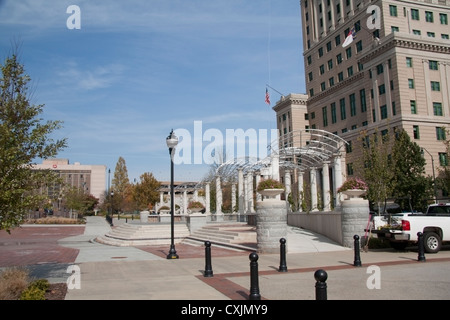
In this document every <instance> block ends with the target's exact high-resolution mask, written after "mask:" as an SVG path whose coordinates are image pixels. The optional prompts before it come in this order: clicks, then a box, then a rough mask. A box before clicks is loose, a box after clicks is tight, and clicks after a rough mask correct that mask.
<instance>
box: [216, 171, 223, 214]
mask: <svg viewBox="0 0 450 320" xmlns="http://www.w3.org/2000/svg"><path fill="white" fill-rule="evenodd" d="M216 214H222V185H221V183H220V176H217V177H216Z"/></svg>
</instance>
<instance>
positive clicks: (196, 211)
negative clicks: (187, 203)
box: [189, 208, 204, 213]
mask: <svg viewBox="0 0 450 320" xmlns="http://www.w3.org/2000/svg"><path fill="white" fill-rule="evenodd" d="M203 209H204V208H189V210H191V212H192V213H198V212H200V211H202V210H203Z"/></svg>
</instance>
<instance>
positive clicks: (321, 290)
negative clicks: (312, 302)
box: [314, 269, 328, 300]
mask: <svg viewBox="0 0 450 320" xmlns="http://www.w3.org/2000/svg"><path fill="white" fill-rule="evenodd" d="M327 278H328V274H327V273H326V272H325V270H322V269H319V270H317V271H316V272H314V279H316V300H327V283H326V281H327Z"/></svg>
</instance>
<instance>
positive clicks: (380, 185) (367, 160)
mask: <svg viewBox="0 0 450 320" xmlns="http://www.w3.org/2000/svg"><path fill="white" fill-rule="evenodd" d="M383 133H384V134H380V133H379V132H378V130H376V131H375V132H374V133H372V134H368V133H367V132H366V131H363V132H361V135H360V137H359V142H360V143H361V145H362V157H360V158H359V159H360V160H359V161H358V162H357V163H356V168H355V169H356V171H357V172H358V174H359V175H360V177H361V178H362V179H363V180H364V181H365V182H366V183H367V185H368V190H367V198H368V200H369V202H370V203H371V204H372V205H375V206H376V207H377V210H378V213H382V212H383V211H384V210H383V209H382V206H383V204H384V203H385V201H386V199H388V198H390V197H391V194H392V191H393V184H392V180H393V176H394V171H393V169H392V163H391V157H390V151H391V148H392V143H393V141H392V139H391V134H390V133H389V132H388V133H387V134H386V132H383Z"/></svg>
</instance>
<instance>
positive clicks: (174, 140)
mask: <svg viewBox="0 0 450 320" xmlns="http://www.w3.org/2000/svg"><path fill="white" fill-rule="evenodd" d="M166 143H167V147H168V148H169V154H170V233H171V237H170V250H169V254H168V255H167V259H178V255H177V251H176V250H175V243H174V213H175V201H174V192H173V156H174V154H175V148H176V146H177V144H178V137H177V136H176V135H175V134H174V133H173V129H172V131H171V132H170V135H169V136H168V137H167V138H166Z"/></svg>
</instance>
